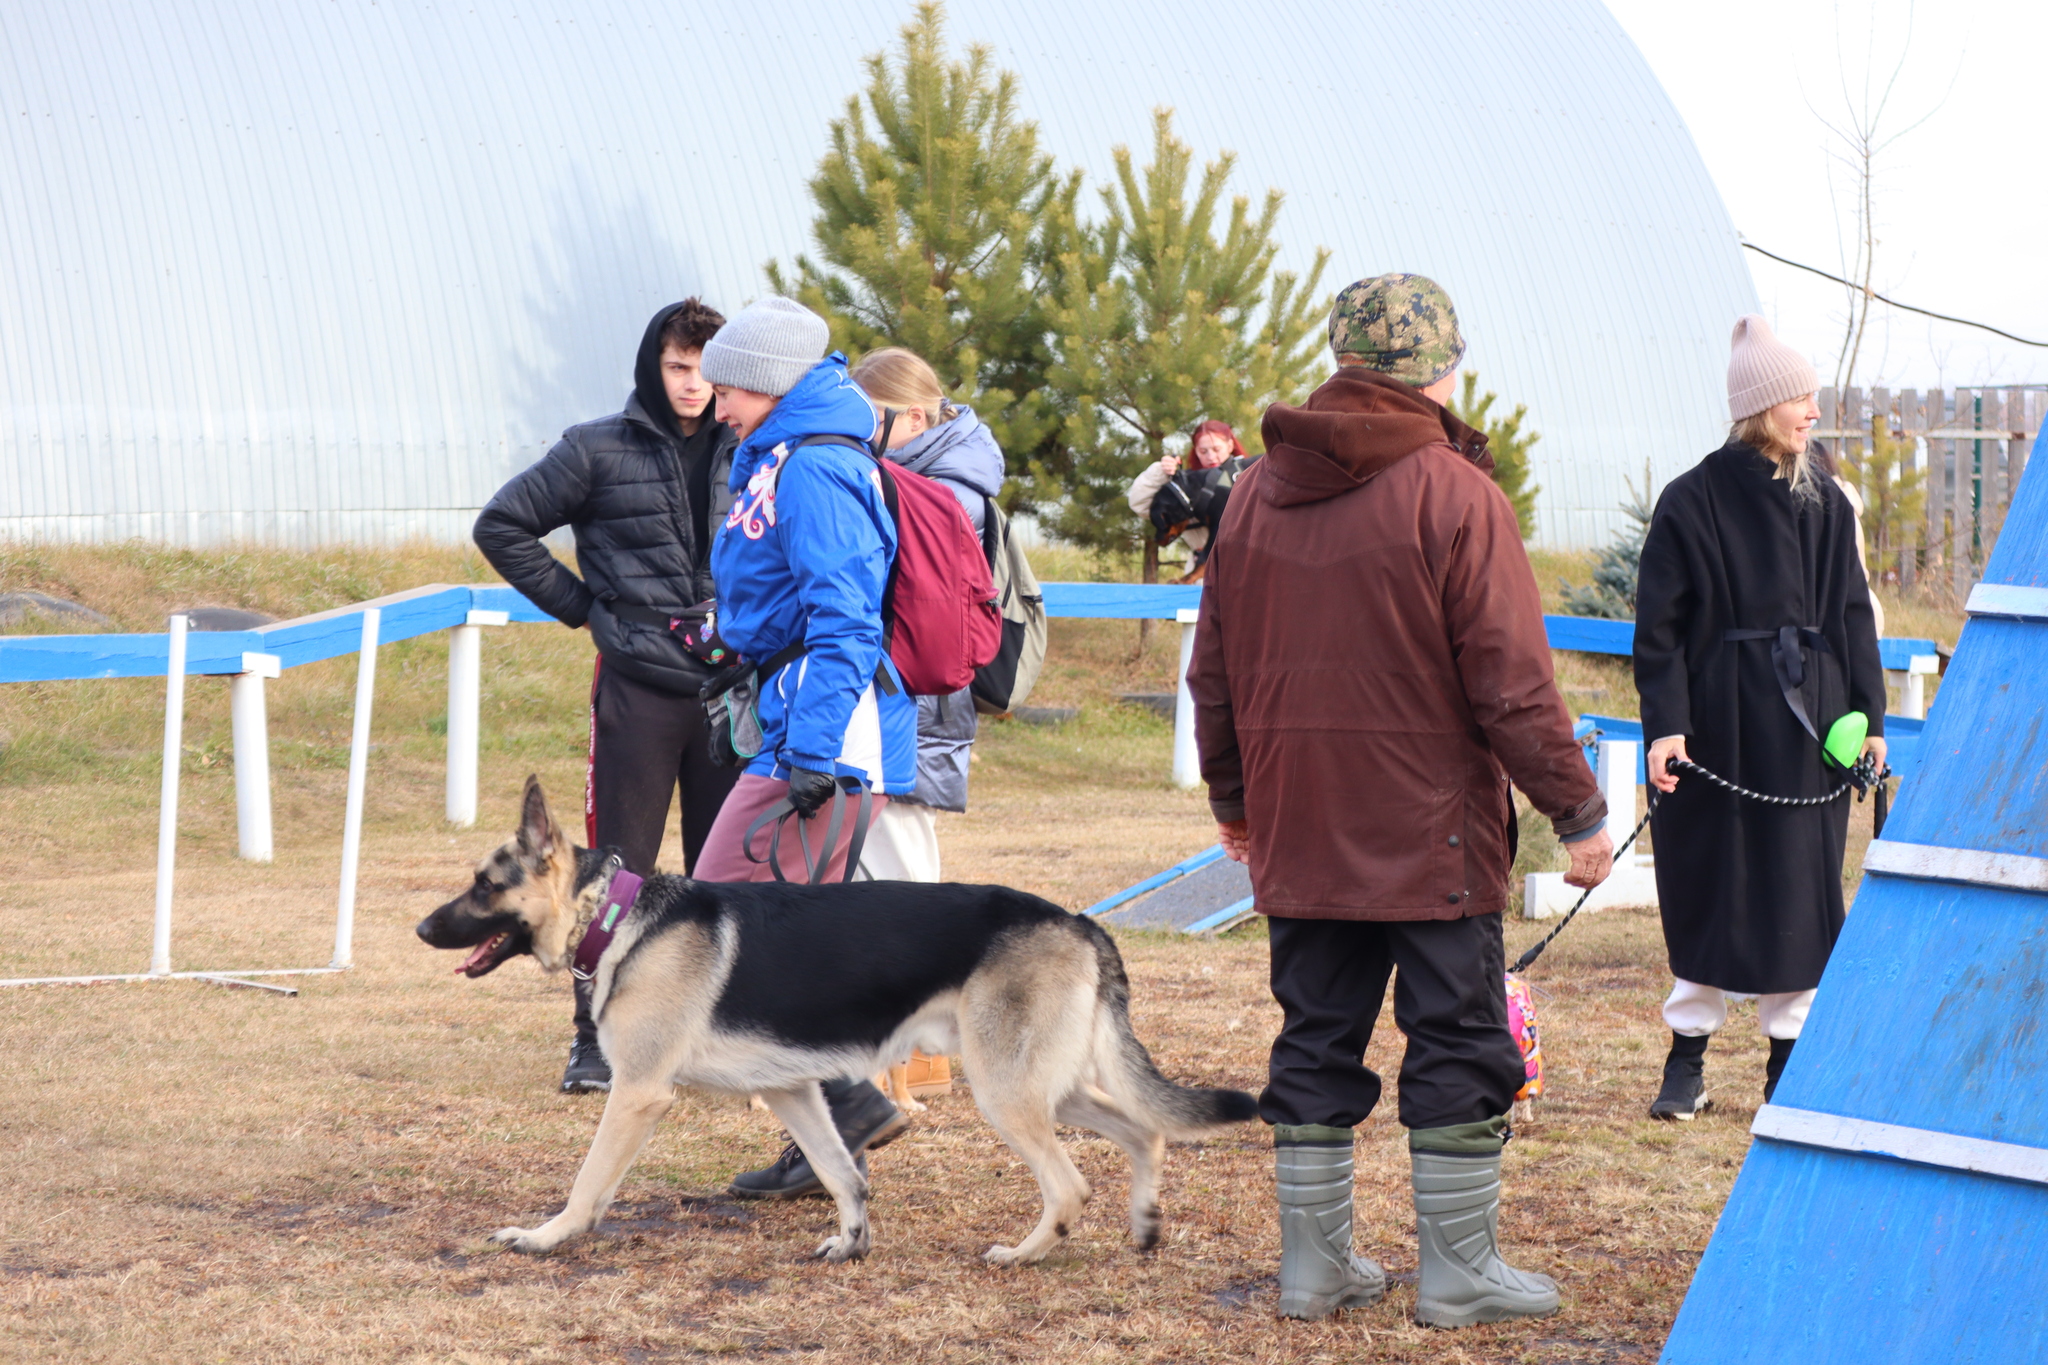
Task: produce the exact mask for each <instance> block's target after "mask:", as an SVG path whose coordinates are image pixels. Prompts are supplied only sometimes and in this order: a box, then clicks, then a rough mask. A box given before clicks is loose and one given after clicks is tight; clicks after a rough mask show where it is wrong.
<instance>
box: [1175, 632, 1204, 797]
mask: <svg viewBox="0 0 2048 1365" xmlns="http://www.w3.org/2000/svg"><path fill="white" fill-rule="evenodd" d="M1201 615H1202V613H1201V609H1200V608H1198V607H1182V608H1180V610H1178V611H1176V612H1175V613H1174V617H1173V619H1174V620H1176V621H1178V622H1180V685H1179V687H1178V688H1177V689H1176V691H1175V693H1174V698H1173V785H1174V786H1176V787H1180V788H1183V789H1187V788H1192V787H1198V786H1200V785H1201V784H1202V756H1201V753H1200V752H1199V751H1198V750H1197V749H1196V748H1195V697H1194V694H1193V693H1192V692H1190V691H1188V665H1189V664H1191V663H1193V662H1194V659H1195V623H1196V622H1197V621H1198V620H1200V619H1201Z"/></svg>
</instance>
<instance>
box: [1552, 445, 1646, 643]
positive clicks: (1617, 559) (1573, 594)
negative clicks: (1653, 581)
mask: <svg viewBox="0 0 2048 1365" xmlns="http://www.w3.org/2000/svg"><path fill="white" fill-rule="evenodd" d="M1628 491H1629V500H1628V501H1627V502H1624V503H1623V504H1621V510H1622V511H1624V512H1626V513H1627V514H1628V518H1629V520H1630V521H1631V522H1633V523H1634V524H1633V525H1631V526H1627V527H1624V528H1622V530H1621V531H1620V532H1619V533H1618V534H1617V535H1616V536H1615V537H1614V543H1613V544H1611V545H1609V546H1608V547H1607V548H1606V549H1604V550H1602V551H1600V553H1599V555H1598V557H1597V558H1596V560H1595V562H1594V566H1593V581H1592V583H1591V584H1589V585H1587V586H1584V587H1575V586H1573V585H1572V584H1570V583H1561V584H1559V585H1558V586H1559V587H1561V588H1563V589H1564V609H1565V614H1566V615H1568V616H1604V617H1606V618H1608V619H1609V620H1614V621H1633V620H1635V619H1636V578H1637V577H1638V575H1640V574H1641V572H1642V565H1643V538H1644V537H1645V536H1647V535H1649V533H1650V518H1651V516H1652V515H1654V514H1655V512H1656V510H1657V505H1656V503H1655V502H1654V501H1653V500H1652V499H1651V497H1650V465H1649V462H1648V461H1647V460H1646V461H1644V462H1643V486H1642V487H1641V488H1640V489H1639V488H1637V487H1636V485H1635V480H1633V479H1630V480H1628Z"/></svg>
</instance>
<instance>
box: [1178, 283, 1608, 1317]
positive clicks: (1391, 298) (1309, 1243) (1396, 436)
mask: <svg viewBox="0 0 2048 1365" xmlns="http://www.w3.org/2000/svg"><path fill="white" fill-rule="evenodd" d="M1330 347H1331V350H1332V351H1334V352H1335V353H1336V357H1337V364H1338V370H1337V373H1336V374H1335V375H1334V376H1332V377H1331V378H1330V379H1329V380H1328V381H1327V382H1325V383H1324V384H1323V386H1322V387H1321V388H1319V389H1317V390H1316V391H1315V392H1314V393H1313V394H1311V395H1310V396H1309V399H1308V401H1307V403H1306V404H1304V405H1303V406H1301V407H1298V408H1297V407H1290V406H1288V405H1287V404H1284V403H1279V404H1275V405H1274V406H1273V407H1272V409H1271V410H1269V411H1268V412H1267V413H1266V417H1265V422H1264V435H1265V441H1266V456H1265V458H1264V459H1262V460H1260V461H1259V462H1258V463H1257V464H1255V465H1253V466H1252V468H1251V469H1250V470H1249V471H1248V472H1247V473H1246V474H1244V475H1243V476H1242V477H1241V478H1240V479H1239V481H1238V485H1237V489H1236V491H1235V492H1234V493H1233V494H1232V496H1231V502H1230V510H1229V512H1228V513H1227V514H1226V516H1225V518H1224V522H1223V525H1222V527H1221V529H1220V530H1219V531H1218V533H1217V536H1216V547H1215V549H1214V551H1213V552H1212V554H1211V556H1210V560H1209V574H1208V586H1207V589H1206V591H1205V592H1204V593H1203V599H1202V619H1201V624H1200V626H1199V627H1198V628H1197V630H1196V637H1195V654H1194V662H1193V664H1192V666H1191V667H1190V669H1189V672H1188V686H1189V689H1190V690H1191V691H1192V692H1193V694H1194V699H1195V707H1196V711H1195V733H1196V737H1197V740H1198V742H1199V744H1200V747H1201V754H1202V775H1203V777H1204V779H1205V780H1206V781H1207V782H1208V784H1209V804H1210V807H1211V809H1212V810H1213V811H1214V813H1215V816H1216V820H1217V823H1218V825H1219V827H1220V832H1221V837H1222V841H1223V846H1224V848H1225V849H1226V850H1227V851H1228V852H1229V853H1230V855H1231V856H1232V857H1233V858H1236V859H1238V860H1239V861H1241V862H1243V861H1248V862H1249V863H1250V864H1251V873H1252V886H1253V889H1254V891H1255V892H1256V894H1257V904H1258V908H1259V911H1260V913H1262V914H1264V915H1266V916H1267V917H1268V929H1269V933H1270V936H1271V940H1272V985H1273V995H1274V998H1275V999H1277V1000H1278V1001H1279V1002H1280V1005H1281V1008H1282V1010H1283V1011H1284V1022H1283V1024H1282V1025H1281V1030H1280V1036H1279V1037H1278V1038H1277V1039H1275V1040H1274V1043H1273V1055H1272V1063H1271V1073H1270V1080H1269V1083H1268V1085H1267V1087H1266V1091H1265V1093H1264V1094H1263V1095H1262V1096H1261V1097H1260V1100H1259V1107H1260V1113H1261V1116H1262V1117H1264V1118H1265V1120H1266V1122H1268V1123H1270V1124H1272V1125H1273V1126H1274V1145H1275V1154H1276V1165H1277V1171H1278V1178H1279V1195H1280V1225H1281V1246H1282V1254H1281V1263H1280V1312H1281V1313H1282V1315H1283V1316H1287V1317H1298V1318H1318V1317H1322V1316H1325V1315H1326V1314H1328V1313H1331V1312H1334V1311H1336V1310H1337V1309H1339V1308H1345V1307H1351V1306H1354V1305H1359V1304H1366V1303H1371V1302H1373V1301H1374V1300H1376V1299H1378V1298H1379V1297H1380V1295H1381V1294H1382V1293H1384V1292H1385V1285H1386V1278H1385V1276H1384V1274H1383V1273H1382V1272H1381V1270H1380V1268H1379V1267H1378V1266H1377V1265H1375V1264H1373V1263H1372V1262H1371V1261H1370V1260H1367V1259H1365V1258H1364V1257H1361V1256H1359V1255H1357V1254H1356V1253H1355V1252H1354V1251H1353V1250H1352V1243H1351V1146H1352V1132H1351V1130H1352V1128H1353V1127H1354V1126H1355V1125H1357V1124H1358V1123H1360V1122H1362V1121H1364V1119H1365V1117H1366V1116H1367V1115H1368V1114H1370V1113H1371V1112H1372V1110H1373V1106H1374V1105H1375V1104H1376V1103H1378V1101H1379V1097H1380V1078H1379V1077H1378V1076H1376V1075H1374V1074H1373V1072H1372V1071H1371V1070H1370V1069H1368V1068H1367V1067H1366V1065H1365V1063H1364V1056H1365V1049H1366V1044H1367V1043H1368V1042H1370V1041H1371V1038H1372V1029H1373V1023H1374V1021H1375V1020H1376V1019H1377V1018H1378V1016H1379V1012H1380V1003H1381V1000H1382V999H1383V998H1384V996H1385V993H1386V987H1387V981H1388V978H1389V976H1390V975H1394V974H1395V973H1396V972H1397V971H1398V975H1395V979H1394V1019H1395V1022H1396V1023H1397V1024H1398V1025H1399V1026H1400V1029H1401V1032H1402V1033H1403V1034H1405V1035H1406V1036H1407V1039H1408V1048H1407V1055H1406V1056H1405V1057H1404V1058H1403V1060H1402V1063H1401V1087H1400V1090H1401V1123H1402V1125H1403V1126H1405V1127H1406V1128H1407V1129H1408V1130H1409V1141H1408V1145H1409V1150H1410V1153H1411V1157H1412V1160H1413V1163H1414V1191H1415V1212H1416V1230H1417V1234H1418V1237H1419V1239H1420V1242H1421V1258H1420V1259H1421V1276H1420V1284H1419V1286H1418V1290H1417V1295H1416V1317H1417V1319H1418V1320H1420V1321H1422V1322H1424V1323H1428V1324H1431V1325H1434V1326H1441V1327H1461V1326H1466V1325H1469V1324H1471V1323H1476V1322H1497V1321H1501V1320H1504V1319H1507V1318H1513V1317H1523V1316H1530V1315H1540V1314H1546V1313H1552V1312H1555V1311H1556V1309H1557V1288H1556V1286H1555V1285H1554V1284H1553V1283H1552V1282H1551V1281H1550V1280H1549V1279H1548V1278H1546V1277H1545V1276H1542V1275H1535V1274H1528V1273H1524V1272H1521V1271H1517V1270H1515V1269H1513V1268H1512V1267H1510V1266H1509V1265H1507V1264H1506V1263H1505V1262H1504V1261H1502V1260H1501V1258H1500V1254H1499V1248H1498V1244H1497V1239H1496V1234H1495V1226H1496V1218H1497V1214H1498V1210H1499V1203H1500V1154H1501V1147H1502V1145H1503V1143H1504V1142H1505V1141H1506V1137H1507V1132H1508V1121H1507V1115H1508V1111H1509V1109H1510V1107H1511V1106H1512V1105H1513V1103H1514V1097H1515V1093H1516V1091H1517V1090H1518V1089H1520V1087H1521V1085H1522V1081H1523V1065H1522V1057H1521V1051H1520V1049H1519V1047H1518V1046H1517V1045H1516V1043H1515V1040H1514V1038H1513V1036H1512V1035H1511V1034H1510V1033H1509V1032H1508V1026H1507V1000H1506V992H1505V989H1504V985H1503V980H1504V971H1505V962H1504V951H1503V947H1502V941H1501V913H1502V911H1503V910H1504V909H1505V908H1506V905H1507V897H1508V867H1509V864H1510V863H1511V862H1512V861H1513V859H1514V848H1515V832H1516V826H1515V816H1514V806H1513V802H1512V799H1511V798H1510V796H1509V787H1508V784H1509V781H1510V780H1511V779H1512V781H1513V783H1514V785H1515V786H1518V787H1520V788H1521V789H1522V791H1523V792H1524V793H1525V794H1526V795H1527V797H1528V798H1529V800H1530V801H1531V802H1532V803H1533V804H1534V805H1535V806H1536V808H1537V809H1538V810H1540V811H1542V812H1543V813H1544V814H1545V815H1548V816H1549V817H1550V818H1551V823H1552V826H1553V828H1555V830H1556V831H1557V834H1558V837H1559V838H1560V839H1562V840H1563V841H1564V842H1565V843H1566V845H1567V846H1568V849H1569V851H1570V854H1571V870H1570V871H1569V872H1568V873H1567V874H1566V880H1568V881H1570V882H1571V883H1572V884H1573V885H1575V886H1593V885H1596V884H1598V883H1599V882H1600V881H1602V880H1603V879H1605V877H1606V876H1607V873H1608V870H1609V868H1610V866H1611V865H1612V862H1613V845H1612V843H1611V841H1610V840H1609V839H1608V837H1607V834H1606V833H1605V830H1604V822H1605V820H1606V815H1607V806H1606V802H1605V801H1603V800H1602V799H1601V796H1600V792H1599V788H1598V786H1597V785H1596V784H1595V782H1594V780H1593V774H1592V772H1591V771H1590V770H1589V769H1588V767H1587V764H1586V760H1585V758H1584V757H1583V755H1582V754H1581V753H1580V751H1579V747H1578V745H1577V743H1576V742H1574V741H1573V739H1572V725H1571V719H1570V717H1569V716H1568V714H1567V713H1566V711H1565V708H1564V702H1563V700H1562V699H1561V698H1560V697H1559V696H1558V693H1557V687H1556V684H1555V682H1554V681H1553V678H1552V674H1551V662H1550V649H1549V646H1548V644H1547V643H1546V639H1545V635H1544V629H1543V608H1542V604H1541V601H1540V599H1539V598H1538V596H1537V591H1536V580H1535V576H1534V574H1533V573H1531V571H1530V568H1529V560H1528V556H1527V555H1526V554H1525V553H1524V551H1523V549H1522V538H1521V534H1520V531H1519V529H1518V528H1517V526H1516V522H1515V513H1514V509H1513V508H1512V507H1511V506H1510V505H1509V503H1508V500H1507V498H1506V497H1505V496H1504V495H1503V494H1502V493H1501V491H1500V490H1499V489H1498V488H1497V487H1495V486H1494V483H1493V481H1492V479H1491V478H1489V477H1488V473H1487V471H1488V470H1490V469H1491V468H1492V465H1493V462H1492V460H1491V458H1490V457H1489V456H1488V455H1487V454H1486V438H1485V437H1484V436H1482V435H1481V434H1479V433H1478V432H1476V431H1474V430H1472V428H1470V427H1468V426H1466V425H1465V424H1464V423H1463V422H1460V421H1459V420H1458V419H1457V418H1456V417H1453V416H1452V415H1451V414H1450V413H1449V412H1448V411H1446V410H1445V409H1444V407H1443V403H1444V401H1445V400H1446V399H1448V398H1449V397H1450V394H1451V386H1452V384H1453V383H1454V382H1455V378H1454V376H1455V373H1456V370H1457V365H1458V361H1459V359H1460V358H1461V357H1462V356H1463V355H1464V352H1465V345H1464V342H1463V340H1462V339H1461V338H1460V337H1459V335H1458V325H1457V317H1456V315H1455V314H1454V313H1453V312H1452V310H1451V301H1450V299H1449V298H1448V297H1447V296H1446V295H1445V294H1444V292H1443V290H1442V289H1441V288H1439V287H1438V286H1437V285H1436V284H1435V283H1433V282H1432V281H1430V280H1427V279H1424V278H1423V277H1421V276H1419V275H1383V276H1380V277H1378V278H1376V279H1370V280H1361V281H1359V282H1358V283H1357V284H1354V285H1352V286H1350V287H1349V288H1347V289H1346V290H1344V291H1343V292H1342V293H1341V294H1339V295H1338V296H1337V302H1336V306H1335V307H1334V309H1333V310H1332V312H1331V315H1330Z"/></svg>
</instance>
